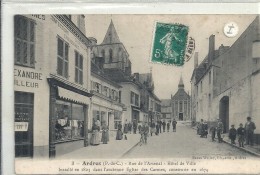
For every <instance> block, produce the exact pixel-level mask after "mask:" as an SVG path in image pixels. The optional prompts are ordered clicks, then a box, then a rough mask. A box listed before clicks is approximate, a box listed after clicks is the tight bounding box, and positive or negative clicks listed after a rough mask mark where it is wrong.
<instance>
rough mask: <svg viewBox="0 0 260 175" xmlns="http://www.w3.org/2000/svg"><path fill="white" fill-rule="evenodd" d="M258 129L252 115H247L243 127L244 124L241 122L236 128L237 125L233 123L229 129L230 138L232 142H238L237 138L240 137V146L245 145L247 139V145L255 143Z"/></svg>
mask: <svg viewBox="0 0 260 175" xmlns="http://www.w3.org/2000/svg"><path fill="white" fill-rule="evenodd" d="M255 129H256V126H255V123H254V122H252V119H251V117H247V122H246V123H245V126H244V127H243V124H242V123H240V124H239V128H238V129H235V125H231V128H230V130H229V138H230V140H231V143H232V144H236V142H235V140H236V137H238V143H239V147H244V142H245V141H246V144H247V145H251V146H253V145H254V139H253V136H254V130H255Z"/></svg>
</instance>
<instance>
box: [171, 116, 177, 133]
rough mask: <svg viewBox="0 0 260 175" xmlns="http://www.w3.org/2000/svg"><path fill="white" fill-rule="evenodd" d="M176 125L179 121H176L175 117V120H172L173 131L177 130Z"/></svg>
mask: <svg viewBox="0 0 260 175" xmlns="http://www.w3.org/2000/svg"><path fill="white" fill-rule="evenodd" d="M176 125H177V122H176V120H175V119H173V121H172V130H173V132H176Z"/></svg>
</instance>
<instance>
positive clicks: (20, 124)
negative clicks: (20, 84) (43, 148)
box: [15, 92, 34, 157]
mask: <svg viewBox="0 0 260 175" xmlns="http://www.w3.org/2000/svg"><path fill="white" fill-rule="evenodd" d="M33 101H34V94H32V93H25V92H15V157H33Z"/></svg>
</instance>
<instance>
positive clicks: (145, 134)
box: [144, 123, 149, 144]
mask: <svg viewBox="0 0 260 175" xmlns="http://www.w3.org/2000/svg"><path fill="white" fill-rule="evenodd" d="M148 134H149V126H148V123H145V124H144V143H145V144H147V137H148Z"/></svg>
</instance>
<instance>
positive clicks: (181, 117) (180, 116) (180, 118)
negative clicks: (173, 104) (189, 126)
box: [179, 113, 183, 121]
mask: <svg viewBox="0 0 260 175" xmlns="http://www.w3.org/2000/svg"><path fill="white" fill-rule="evenodd" d="M179 120H180V121H182V120H183V113H179Z"/></svg>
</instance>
